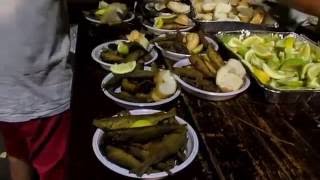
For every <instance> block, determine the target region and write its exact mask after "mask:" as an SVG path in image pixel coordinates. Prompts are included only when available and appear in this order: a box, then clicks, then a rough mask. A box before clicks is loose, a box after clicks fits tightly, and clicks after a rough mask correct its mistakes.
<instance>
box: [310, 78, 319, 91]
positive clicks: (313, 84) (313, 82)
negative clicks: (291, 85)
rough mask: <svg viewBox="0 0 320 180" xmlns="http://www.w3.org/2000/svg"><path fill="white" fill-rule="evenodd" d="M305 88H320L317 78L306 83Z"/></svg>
mask: <svg viewBox="0 0 320 180" xmlns="http://www.w3.org/2000/svg"><path fill="white" fill-rule="evenodd" d="M307 87H309V88H313V89H318V88H320V79H319V78H314V79H312V80H311V81H309V82H308V83H307Z"/></svg>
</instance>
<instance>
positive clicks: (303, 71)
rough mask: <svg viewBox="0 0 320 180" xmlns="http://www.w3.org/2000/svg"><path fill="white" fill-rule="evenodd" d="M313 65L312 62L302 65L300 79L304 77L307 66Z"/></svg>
mask: <svg viewBox="0 0 320 180" xmlns="http://www.w3.org/2000/svg"><path fill="white" fill-rule="evenodd" d="M313 65H314V63H308V64H306V65H304V66H303V68H302V71H301V74H300V78H301V79H304V78H305V77H306V74H307V72H308V70H309V68H310V67H312V66H313Z"/></svg>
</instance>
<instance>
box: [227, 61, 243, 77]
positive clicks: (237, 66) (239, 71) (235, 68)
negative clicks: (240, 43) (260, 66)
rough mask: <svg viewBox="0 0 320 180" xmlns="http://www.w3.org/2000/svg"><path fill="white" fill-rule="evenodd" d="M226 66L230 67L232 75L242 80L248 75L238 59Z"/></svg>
mask: <svg viewBox="0 0 320 180" xmlns="http://www.w3.org/2000/svg"><path fill="white" fill-rule="evenodd" d="M226 66H229V67H230V70H229V72H230V73H233V74H236V75H238V76H239V77H240V78H244V76H245V75H246V70H245V68H244V67H243V65H242V64H241V62H240V61H238V60H236V59H229V61H228V62H227V65H226Z"/></svg>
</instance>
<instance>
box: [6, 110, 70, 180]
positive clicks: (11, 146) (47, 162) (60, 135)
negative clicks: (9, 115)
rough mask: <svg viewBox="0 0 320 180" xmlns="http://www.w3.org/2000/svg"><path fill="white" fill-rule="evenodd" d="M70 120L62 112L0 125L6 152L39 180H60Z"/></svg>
mask: <svg viewBox="0 0 320 180" xmlns="http://www.w3.org/2000/svg"><path fill="white" fill-rule="evenodd" d="M70 121H71V118H70V112H69V111H66V112H63V113H61V114H58V115H55V116H52V117H46V118H39V119H33V120H30V121H26V122H19V123H6V122H0V132H1V134H2V135H3V137H4V143H5V147H6V151H7V153H8V154H9V155H10V156H13V157H16V158H18V159H21V160H24V161H26V162H27V163H29V164H31V165H32V166H33V167H34V168H35V170H36V171H37V173H38V175H39V178H40V180H64V179H66V172H67V159H66V158H67V147H68V141H69V132H70Z"/></svg>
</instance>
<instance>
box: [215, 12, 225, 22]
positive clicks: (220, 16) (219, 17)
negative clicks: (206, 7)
mask: <svg viewBox="0 0 320 180" xmlns="http://www.w3.org/2000/svg"><path fill="white" fill-rule="evenodd" d="M213 17H214V19H215V20H217V21H219V20H223V19H227V18H228V15H227V13H217V12H214V16H213Z"/></svg>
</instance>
